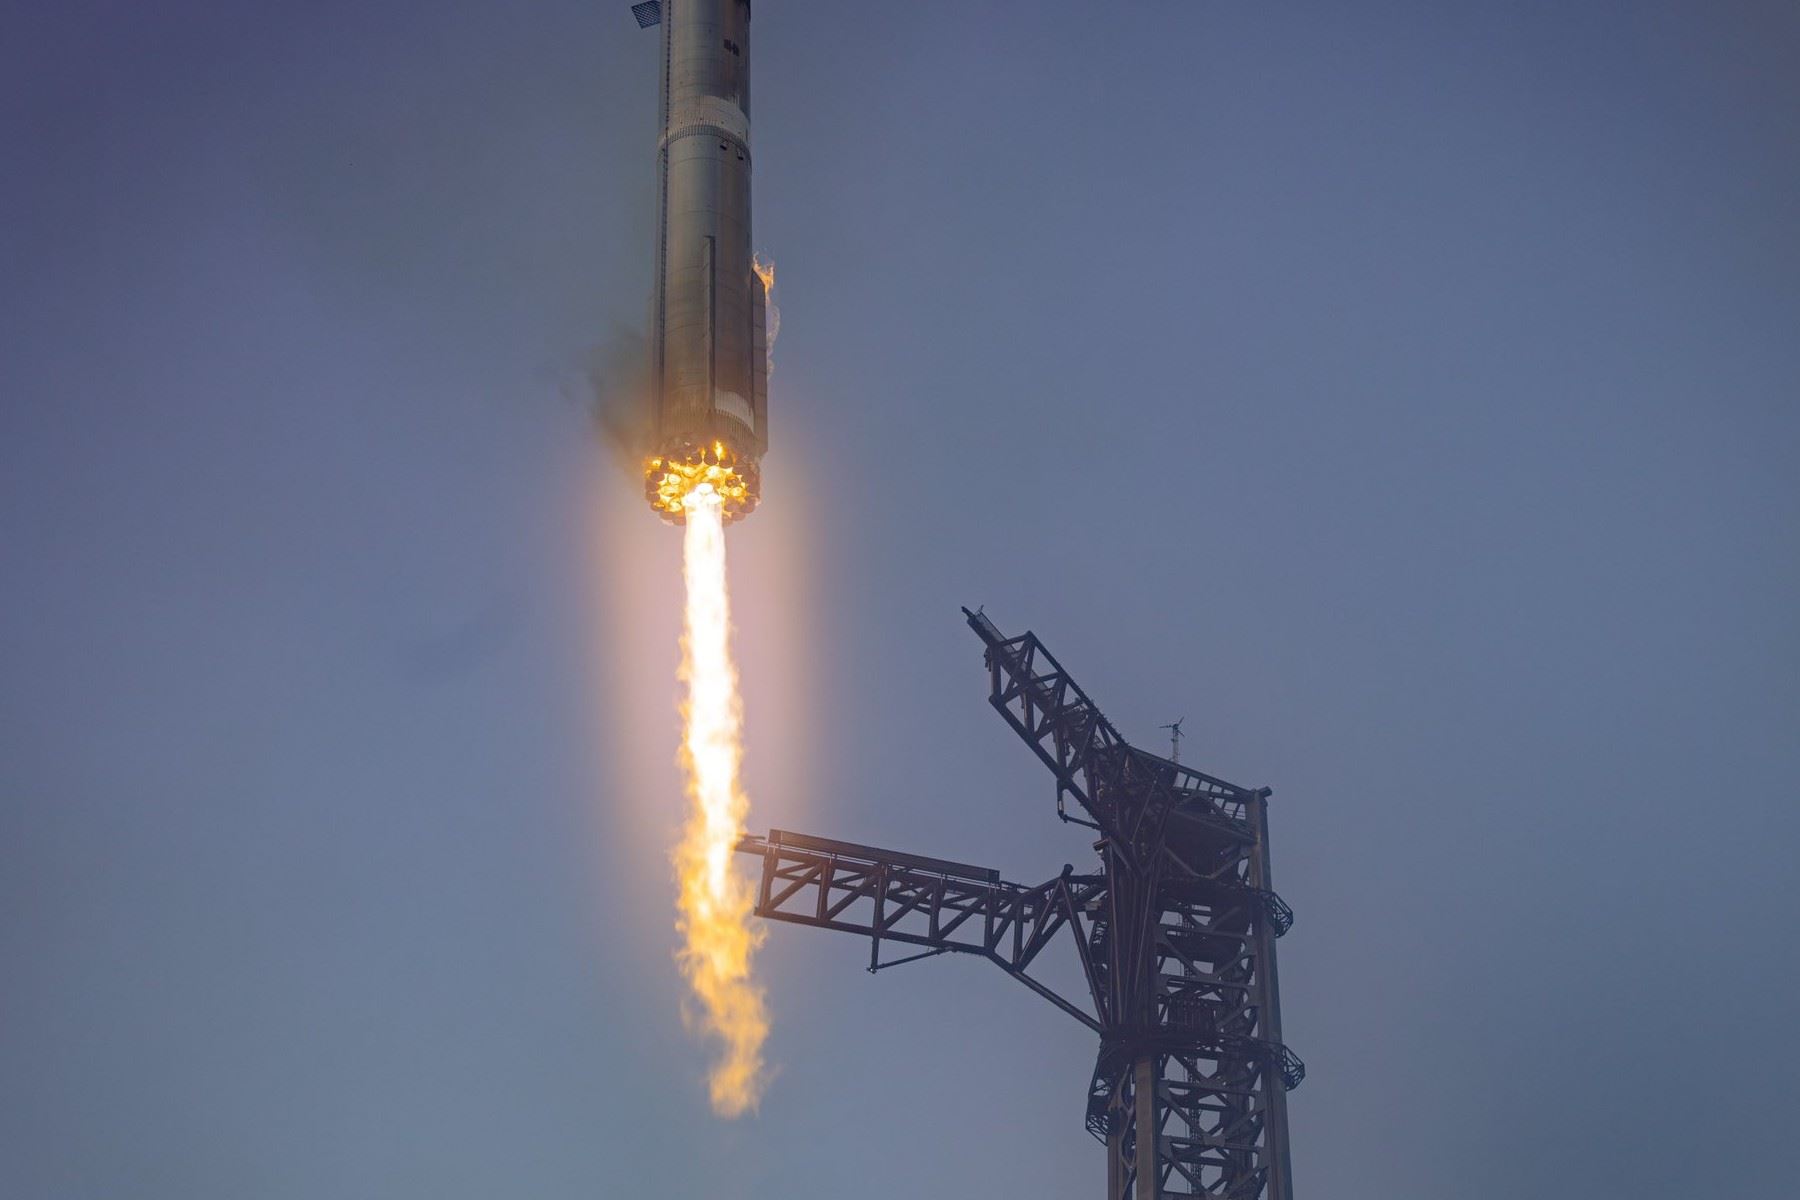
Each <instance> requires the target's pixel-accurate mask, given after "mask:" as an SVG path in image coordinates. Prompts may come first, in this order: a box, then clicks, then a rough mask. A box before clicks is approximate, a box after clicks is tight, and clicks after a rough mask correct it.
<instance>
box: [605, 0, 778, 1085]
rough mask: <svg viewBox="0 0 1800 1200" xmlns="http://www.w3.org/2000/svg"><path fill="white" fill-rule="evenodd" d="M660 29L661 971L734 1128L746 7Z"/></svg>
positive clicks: (746, 412)
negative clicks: (667, 608)
mask: <svg viewBox="0 0 1800 1200" xmlns="http://www.w3.org/2000/svg"><path fill="white" fill-rule="evenodd" d="M632 12H633V14H634V15H636V17H637V19H638V23H639V24H640V25H642V26H646V27H648V26H651V25H656V24H658V23H660V24H661V26H662V137H661V144H660V146H659V147H658V155H657V164H658V166H657V182H658V192H659V193H660V200H661V207H660V211H659V214H658V219H657V239H656V285H655V287H656V290H655V301H654V309H653V311H652V314H651V379H652V386H653V389H654V393H653V399H654V402H655V437H656V442H655V449H654V451H653V453H652V454H651V455H650V457H649V458H648V459H647V460H646V462H645V465H644V494H645V497H646V498H647V499H648V500H649V501H650V505H651V507H652V508H654V509H655V510H656V511H657V512H658V513H659V514H660V515H661V516H662V517H663V518H664V519H665V520H669V521H672V522H674V523H675V524H677V525H685V526H686V527H687V528H686V531H685V538H684V545H683V576H684V581H685V583H686V586H687V609H686V620H685V623H684V627H683V630H682V643H681V645H682V662H681V677H682V681H683V682H684V683H685V684H686V696H685V699H684V701H683V704H682V719H683V724H684V729H683V734H682V744H681V764H682V768H683V771H684V774H685V775H686V777H687V790H688V796H689V800H690V802H691V807H690V810H689V814H688V820H687V824H686V826H685V828H684V829H683V832H682V835H681V841H680V843H679V845H677V846H676V848H675V854H674V866H675V875H676V879H677V882H678V905H679V915H678V917H677V919H676V925H677V927H678V928H679V930H680V932H681V935H682V940H683V945H682V948H681V950H680V953H679V958H680V962H681V968H682V973H683V974H684V975H685V976H686V977H687V980H688V983H689V985H690V986H691V987H692V989H693V993H694V997H695V999H696V1000H697V1002H698V1003H697V1005H696V1006H695V1007H694V1008H693V1009H691V1010H690V1012H691V1015H692V1017H693V1018H694V1021H695V1023H696V1024H697V1025H699V1026H700V1027H701V1028H702V1029H704V1030H705V1031H706V1032H707V1033H708V1034H710V1035H712V1036H714V1037H716V1038H717V1039H718V1040H719V1042H720V1043H721V1044H722V1052H721V1054H720V1057H719V1058H718V1060H717V1061H716V1062H715V1063H714V1066H713V1069H712V1076H711V1094H712V1106H713V1110H714V1111H715V1112H717V1113H719V1114H720V1115H722V1116H738V1115H740V1114H742V1113H744V1112H746V1111H748V1110H749V1109H752V1108H754V1107H755V1105H756V1101H757V1097H758V1095H759V1093H760V1090H761V1087H762V1084H763V1077H764V1071H763V1058H762V1044H763V1039H764V1038H765V1037H766V1036H767V1034H768V1027H769V1026H768V1018H767V1016H766V1014H765V1011H764V1007H763V996H762V992H761V990H760V989H759V988H758V987H757V986H756V984H755V982H754V980H753V979H752V977H751V974H750V958H751V954H752V952H753V951H754V950H755V948H756V945H757V943H758V942H759V941H760V940H761V933H760V930H758V929H756V928H754V927H753V926H752V925H751V924H750V918H751V915H752V912H753V909H754V908H755V893H754V890H753V889H752V887H751V885H750V883H749V881H748V880H746V879H744V878H743V877H742V876H740V875H739V874H738V873H737V871H736V869H735V868H734V866H733V861H732V860H733V857H734V855H733V852H734V850H735V849H736V847H737V844H738V840H739V839H740V838H741V837H742V836H743V833H744V817H745V814H746V810H747V809H748V807H749V802H748V800H747V799H746V798H745V795H744V791H743V788H742V785H741V784H740V782H739V777H738V768H739V764H740V763H741V761H742V759H743V736H742V733H743V706H742V703H741V701H740V700H739V697H738V688H737V669H736V667H735V666H734V664H733V663H732V659H731V611H730V601H729V597H728V592H727V588H726V577H725V526H726V525H727V524H729V523H731V522H733V521H736V520H739V519H741V518H742V517H744V516H745V515H747V514H748V513H749V512H750V511H751V510H752V509H753V508H755V507H756V502H757V500H758V498H759V495H760V491H761V476H760V474H759V471H758V461H759V460H760V458H761V457H762V453H763V450H764V449H765V448H766V447H767V437H766V432H767V431H766V426H765V423H764V421H765V410H766V407H767V401H768V370H769V368H768V330H767V327H766V312H767V308H768V300H769V285H770V283H771V282H772V280H773V273H772V269H770V268H768V267H767V266H766V264H763V263H760V262H758V261H757V260H756V259H755V258H754V256H753V254H752V251H751V243H750V4H749V0H660V3H659V2H656V0H652V2H651V3H645V4H637V5H634V6H633V7H632Z"/></svg>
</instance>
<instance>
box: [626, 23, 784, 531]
mask: <svg viewBox="0 0 1800 1200" xmlns="http://www.w3.org/2000/svg"><path fill="white" fill-rule="evenodd" d="M661 18H662V49H663V61H662V118H663V119H662V138H661V145H660V147H659V154H658V176H659V188H658V190H659V193H660V199H661V212H660V214H659V218H658V222H657V225H658V228H657V245H656V291H655V300H654V311H653V314H652V350H651V353H652V356H653V362H652V366H653V372H652V375H653V381H654V387H655V392H656V395H655V409H656V422H655V438H656V441H655V452H654V453H653V455H652V456H651V458H650V460H649V462H648V463H647V464H646V469H645V485H644V486H645V494H646V496H647V497H648V498H649V500H650V503H651V504H652V506H654V507H655V508H656V509H657V510H658V511H659V512H660V513H662V514H663V515H664V516H665V517H667V518H669V519H670V520H673V521H676V522H679V521H680V520H681V519H682V516H683V512H684V510H683V506H682V500H683V498H684V497H685V496H686V494H687V493H688V492H689V491H692V490H694V489H695V488H697V487H699V486H701V485H702V484H710V485H711V486H712V487H713V488H714V490H715V491H716V492H718V493H719V495H720V496H721V497H722V499H723V504H724V508H725V516H726V519H727V520H732V519H736V518H740V517H742V516H744V515H745V514H746V513H748V512H749V511H750V510H751V509H753V508H754V507H755V506H756V502H757V499H758V494H759V491H760V484H761V478H760V472H759V470H758V462H759V460H760V459H761V457H762V454H763V451H764V450H765V449H767V447H768V428H767V423H766V409H767V406H768V374H769V367H768V343H767V334H766V328H765V317H764V313H765V309H766V305H767V296H766V294H765V290H764V285H763V281H762V279H761V277H760V276H759V275H758V274H757V272H756V270H755V263H754V260H753V256H752V249H751V241H750V3H749V0H662V4H661Z"/></svg>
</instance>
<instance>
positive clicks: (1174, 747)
mask: <svg viewBox="0 0 1800 1200" xmlns="http://www.w3.org/2000/svg"><path fill="white" fill-rule="evenodd" d="M1185 720H1187V718H1186V717H1177V718H1176V719H1175V720H1173V721H1170V722H1169V723H1168V724H1167V725H1158V726H1157V728H1158V729H1166V730H1168V731H1169V761H1170V762H1172V763H1178V762H1180V761H1181V723H1182V722H1183V721H1185Z"/></svg>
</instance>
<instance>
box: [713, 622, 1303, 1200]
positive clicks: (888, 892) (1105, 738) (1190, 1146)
mask: <svg viewBox="0 0 1800 1200" xmlns="http://www.w3.org/2000/svg"><path fill="white" fill-rule="evenodd" d="M963 613H964V615H965V616H966V617H967V618H968V622H969V626H970V628H971V629H973V630H974V631H975V633H976V634H977V635H978V636H979V637H980V638H981V640H982V643H983V644H984V645H985V647H986V660H987V667H988V671H989V675H990V683H991V689H990V695H989V702H990V703H991V704H992V705H993V706H994V708H995V709H996V710H998V711H999V713H1000V714H1001V715H1002V716H1003V717H1005V718H1006V721H1007V724H1009V725H1010V726H1012V728H1013V730H1014V732H1016V733H1017V734H1018V735H1019V736H1020V737H1021V738H1023V739H1024V740H1025V743H1026V744H1027V745H1029V746H1030V747H1031V748H1032V750H1034V751H1035V752H1036V753H1037V756H1038V758H1039V759H1040V760H1042V762H1043V763H1044V765H1045V766H1047V767H1049V768H1050V771H1051V773H1052V774H1053V775H1054V776H1055V777H1056V789H1057V811H1058V812H1059V813H1060V814H1062V816H1063V819H1065V820H1068V821H1073V822H1076V823H1079V824H1082V825H1086V826H1088V827H1090V828H1092V829H1094V830H1095V831H1096V833H1097V834H1098V840H1097V841H1096V842H1095V850H1096V851H1097V852H1098V854H1099V858H1100V864H1099V865H1100V870H1099V871H1098V872H1097V873H1093V874H1077V873H1076V872H1075V871H1074V869H1073V868H1071V867H1064V868H1063V871H1062V874H1061V875H1059V876H1057V877H1056V878H1054V879H1052V880H1050V881H1049V882H1047V883H1042V884H1038V885H1037V886H1035V887H1033V886H1024V885H1020V884H1015V883H1007V882H1005V881H1003V880H1002V879H1001V878H1000V874H999V872H998V871H993V870H989V869H987V868H984V867H976V866H970V865H968V864H966V863H958V862H952V861H949V860H946V859H937V858H926V857H922V856H920V855H914V854H903V853H899V852H896V851H891V850H880V849H876V848H874V847H870V846H859V845H855V844H852V843H849V842H839V841H832V840H829V839H826V838H816V837H808V836H805V835H801V834H794V833H786V832H783V831H781V830H773V831H771V832H770V833H769V835H768V837H766V838H757V837H749V838H745V839H744V841H743V843H742V844H741V845H740V846H739V850H740V851H742V852H744V853H748V854H755V855H758V856H760V858H761V860H762V878H761V882H760V885H759V889H758V893H757V905H756V911H757V913H758V915H760V916H763V917H767V918H769V919H770V920H775V921H788V922H792V923H795V924H800V925H816V926H819V927H822V928H826V929H837V930H842V931H844V932H848V933H857V934H863V935H865V936H867V937H868V938H869V939H870V941H869V969H870V970H871V971H873V970H878V969H880V968H882V967H887V966H896V965H898V964H899V963H901V962H910V961H912V960H913V959H916V958H922V957H926V956H929V955H933V954H942V953H947V952H960V953H966V954H979V955H981V956H982V957H984V958H987V959H989V960H990V961H992V962H994V963H995V964H997V965H998V966H999V967H1000V968H1001V969H1002V970H1004V971H1005V972H1006V973H1007V974H1009V975H1011V976H1013V977H1014V978H1015V979H1018V980H1019V981H1020V982H1021V983H1024V984H1025V985H1026V986H1027V987H1030V988H1031V989H1032V990H1033V991H1035V992H1037V993H1038V994H1039V995H1041V996H1043V997H1044V998H1045V999H1047V1000H1049V1001H1050V1002H1051V1003H1052V1004H1055V1005H1056V1006H1057V1007H1058V1008H1060V1009H1062V1010H1063V1011H1064V1012H1067V1013H1068V1014H1069V1015H1071V1016H1072V1017H1074V1018H1075V1019H1076V1020H1078V1021H1080V1022H1081V1023H1082V1024H1084V1025H1086V1026H1087V1027H1088V1028H1089V1029H1091V1030H1093V1031H1094V1032H1095V1033H1096V1034H1098V1035H1099V1037H1100V1053H1099V1056H1098V1059H1097V1060H1096V1062H1095V1065H1094V1074H1093V1079H1092V1081H1091V1082H1090V1083H1089V1085H1088V1097H1087V1127H1088V1130H1089V1132H1091V1133H1092V1134H1093V1135H1094V1136H1095V1137H1096V1138H1098V1139H1100V1140H1101V1141H1102V1142H1104V1143H1105V1145H1106V1159H1107V1173H1106V1188H1107V1191H1106V1194H1107V1198H1108V1200H1159V1198H1162V1197H1180V1196H1208V1197H1229V1198H1231V1200H1256V1198H1257V1197H1263V1196H1267V1197H1269V1200H1292V1196H1293V1184H1292V1180H1291V1177H1290V1170H1289V1164H1288V1131H1287V1098H1286V1093H1287V1092H1288V1091H1289V1090H1290V1089H1292V1088H1294V1087H1295V1086H1297V1085H1298V1084H1299V1082H1300V1080H1301V1079H1302V1078H1303V1077H1304V1076H1305V1073H1306V1068H1305V1066H1304V1065H1302V1063H1301V1062H1300V1060H1299V1058H1298V1057H1296V1056H1295V1055H1294V1053H1293V1052H1292V1051H1291V1050H1289V1049H1288V1048H1287V1047H1286V1046H1285V1045H1283V1044H1282V1040H1281V1012H1280V996H1279V989H1278V987H1277V983H1276V975H1275V939H1276V938H1278V937H1280V936H1281V935H1282V934H1283V933H1286V932H1287V930H1288V927H1289V926H1290V925H1292V923H1293V919H1294V914H1293V911H1292V910H1291V909H1290V908H1288V906H1287V905H1286V904H1285V903H1283V902H1282V900H1281V898H1280V897H1279V896H1277V895H1276V894H1275V892H1274V890H1273V888H1272V886H1271V882H1270V875H1269V825H1268V798H1269V790H1268V789H1267V788H1260V789H1247V788H1241V787H1238V786H1236V785H1234V784H1230V783H1226V782H1224V781H1223V780H1221V779H1215V778H1213V777H1212V776H1210V775H1206V774H1204V773H1202V772H1200V771H1196V770H1194V769H1192V768H1190V767H1184V766H1182V765H1180V764H1179V763H1176V762H1174V761H1172V760H1171V759H1167V758H1163V757H1161V756H1159V755H1155V754H1150V753H1148V752H1146V751H1143V750H1139V749H1136V748H1135V747H1133V746H1131V745H1130V744H1128V743H1127V742H1126V741H1125V739H1124V738H1122V737H1121V736H1119V733H1118V731H1117V730H1116V729H1114V728H1113V726H1112V724H1111V723H1110V722H1109V721H1107V719H1106V718H1105V716H1103V715H1102V714H1101V712H1100V710H1099V708H1098V707H1096V706H1095V705H1094V703H1093V701H1091V700H1089V699H1088V696H1087V693H1085V692H1083V691H1082V690H1081V688H1080V686H1079V685H1077V684H1076V682H1075V681H1074V680H1073V679H1072V678H1070V676H1069V674H1068V672H1066V671H1064V670H1063V668H1062V665H1061V664H1060V663H1058V662H1057V661H1056V659H1055V658H1054V657H1052V655H1051V654H1050V652H1049V651H1048V650H1047V649H1045V648H1044V645H1043V643H1042V642H1040V641H1039V640H1038V639H1037V636H1036V635H1035V634H1032V633H1030V632H1027V633H1025V634H1024V635H1023V636H1022V637H1016V638H1008V637H1005V636H1003V635H1002V634H1001V633H1000V631H999V630H998V629H996V628H995V627H994V624H993V622H991V621H990V620H988V619H987V617H985V616H983V615H982V614H981V613H979V612H973V613H972V612H969V610H967V609H964V610H963ZM1069 797H1073V798H1074V799H1075V801H1076V803H1077V805H1079V807H1080V809H1081V810H1082V812H1084V813H1085V814H1086V816H1085V817H1081V816H1074V815H1071V814H1070V813H1069V811H1068V806H1067V800H1068V798H1069ZM1065 929H1066V930H1068V931H1069V934H1070V936H1071V938H1072V940H1073V941H1074V944H1075V950H1076V953H1077V955H1078V957H1079V959H1080V962H1081V968H1082V972H1083V974H1084V976H1085V978H1086V982H1087V987H1088V996H1087V997H1086V1000H1087V1006H1086V1007H1084V1006H1083V1005H1081V1004H1079V1003H1076V1002H1075V1001H1072V1000H1070V999H1069V998H1067V997H1065V996H1062V995H1060V994H1058V993H1057V992H1056V991H1055V990H1053V989H1052V988H1050V987H1048V986H1046V985H1045V984H1044V983H1043V982H1041V981H1040V980H1038V979H1036V978H1034V977H1033V976H1032V975H1031V974H1029V968H1030V967H1031V964H1032V961H1033V960H1034V959H1036V958H1037V956H1038V955H1039V953H1040V952H1042V951H1043V950H1044V948H1045V947H1046V946H1048V945H1049V944H1050V943H1051V942H1052V941H1053V940H1055V939H1056V937H1057V935H1059V934H1060V933H1062V932H1063V931H1064V930H1065ZM883 942H893V943H897V944H899V945H903V946H908V947H919V949H918V950H917V951H914V952H912V953H909V954H907V955H904V956H903V957H901V958H898V959H889V960H887V961H885V962H884V961H883V960H882V957H881V953H882V951H881V946H882V943H883Z"/></svg>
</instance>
